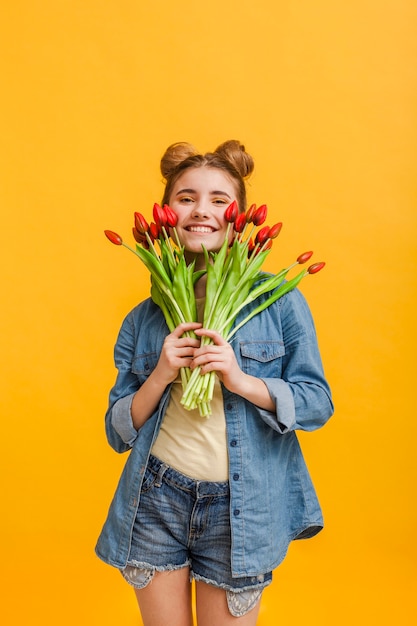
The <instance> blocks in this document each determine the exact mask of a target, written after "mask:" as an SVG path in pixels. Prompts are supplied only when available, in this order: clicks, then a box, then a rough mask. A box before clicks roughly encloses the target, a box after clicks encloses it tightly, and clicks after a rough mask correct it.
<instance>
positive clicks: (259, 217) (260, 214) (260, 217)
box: [252, 204, 268, 226]
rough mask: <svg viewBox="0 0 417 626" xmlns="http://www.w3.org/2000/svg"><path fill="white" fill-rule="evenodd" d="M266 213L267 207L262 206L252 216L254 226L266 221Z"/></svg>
mask: <svg viewBox="0 0 417 626" xmlns="http://www.w3.org/2000/svg"><path fill="white" fill-rule="evenodd" d="M267 213H268V207H267V206H266V204H262V205H261V206H260V207H259V208H258V209H256V211H255V212H254V214H253V218H252V222H253V223H254V224H255V226H260V225H261V224H263V223H264V221H265V220H266V216H267Z"/></svg>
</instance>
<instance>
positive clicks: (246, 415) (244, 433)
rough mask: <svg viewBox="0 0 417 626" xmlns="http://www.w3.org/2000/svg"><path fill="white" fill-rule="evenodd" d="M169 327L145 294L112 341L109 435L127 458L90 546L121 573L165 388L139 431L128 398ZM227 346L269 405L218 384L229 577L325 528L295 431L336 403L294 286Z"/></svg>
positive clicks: (269, 566) (263, 567) (258, 568)
mask: <svg viewBox="0 0 417 626" xmlns="http://www.w3.org/2000/svg"><path fill="white" fill-rule="evenodd" d="M266 297H267V296H266V295H265V296H264V298H266ZM256 304H258V301H257V303H256ZM252 306H253V305H252ZM248 310H250V307H248V308H247V309H245V310H243V311H242V312H241V314H240V316H239V317H238V320H237V322H239V321H240V319H243V317H246V315H247V314H248ZM168 332H169V331H168V328H167V326H166V324H165V320H164V318H163V315H162V313H161V311H160V309H159V308H158V307H157V306H156V305H155V304H154V303H153V302H152V301H151V300H150V299H148V300H145V301H144V302H143V303H141V304H140V305H138V306H137V307H136V308H135V309H134V310H133V311H132V312H131V313H130V314H129V315H128V316H127V317H126V319H125V321H124V323H123V325H122V328H121V330H120V333H119V336H118V340H117V343H116V347H115V363H116V367H117V369H118V376H117V379H116V383H115V385H114V387H113V389H112V390H111V392H110V399H109V408H108V411H107V414H106V420H105V421H106V433H107V437H108V441H109V443H110V445H111V446H112V447H113V448H114V449H115V450H116V451H117V452H126V451H128V450H130V454H129V457H128V459H127V462H126V464H125V467H124V469H123V472H122V476H121V478H120V481H119V484H118V487H117V489H116V493H115V495H114V498H113V501H112V503H111V506H110V510H109V513H108V517H107V520H106V522H105V525H104V527H103V530H102V532H101V535H100V537H99V540H98V543H97V546H96V552H97V555H98V556H99V557H100V558H102V559H103V560H104V561H106V562H107V563H109V564H111V565H113V566H115V567H117V568H119V569H123V568H124V567H125V566H126V563H127V559H128V557H129V553H130V547H131V541H132V532H133V527H134V522H135V519H136V513H137V509H138V506H139V498H140V492H141V484H142V480H143V476H144V473H145V469H146V467H147V464H148V458H149V452H150V449H151V447H152V444H153V442H154V440H155V438H156V436H157V433H158V430H159V427H160V424H161V421H162V418H163V415H164V411H165V408H166V405H167V401H168V395H169V387H168V388H167V389H166V391H165V393H164V395H163V397H162V399H161V402H160V405H159V407H158V409H157V410H156V411H155V413H154V415H152V416H151V417H150V418H149V419H148V420H147V422H146V423H145V424H144V425H143V427H142V428H141V429H140V430H139V431H136V430H135V429H134V427H133V424H132V420H131V416H130V406H131V401H132V398H133V395H134V393H135V392H136V391H137V389H138V388H139V386H140V385H141V384H143V382H144V381H145V380H146V379H147V377H148V376H149V374H150V373H151V372H152V370H153V368H154V367H155V365H156V363H157V361H158V357H159V354H160V352H161V348H162V343H163V341H164V339H165V336H166V335H167V334H168ZM232 346H233V349H234V351H235V354H236V358H237V361H238V363H239V365H240V367H241V368H242V370H243V371H244V372H247V373H248V374H251V375H253V376H257V377H259V378H261V379H262V380H263V381H264V383H265V385H266V386H267V388H268V390H269V393H270V395H271V398H272V399H273V400H274V402H275V406H276V410H275V411H274V412H270V411H266V410H264V409H260V408H259V407H256V406H255V405H253V404H251V403H250V402H247V401H246V400H245V399H243V398H242V397H240V396H238V395H235V394H232V393H230V392H229V391H228V390H227V389H225V388H224V387H223V388H222V391H223V398H224V408H225V416H226V427H227V441H228V454H229V485H230V525H231V533H232V550H231V564H232V574H233V576H234V577H241V576H257V575H260V574H264V573H266V572H269V571H271V570H273V569H274V568H275V567H276V566H277V565H279V563H280V562H281V561H282V560H283V558H284V557H285V554H286V552H287V549H288V545H289V543H290V542H291V541H292V540H293V539H300V538H307V537H312V536H313V535H315V534H316V533H317V532H319V530H321V528H322V526H323V518H322V513H321V509H320V505H319V502H318V499H317V496H316V493H315V490H314V487H313V484H312V481H311V479H310V475H309V473H308V470H307V467H306V464H305V461H304V458H303V455H302V452H301V449H300V446H299V443H298V440H297V436H296V430H297V429H301V430H307V431H312V430H315V429H317V428H320V427H321V426H323V424H325V422H326V421H327V420H328V419H329V417H330V416H331V415H332V412H333V405H332V400H331V395H330V390H329V386H328V384H327V382H326V379H325V377H324V373H323V368H322V363H321V358H320V354H319V350H318V346H317V339H316V333H315V329H314V324H313V321H312V318H311V314H310V311H309V308H308V306H307V304H306V301H305V299H304V297H303V296H302V294H301V293H300V292H299V291H298V290H293V291H291V292H290V293H288V294H287V295H285V296H284V297H282V298H280V299H279V300H278V301H277V302H275V303H274V304H273V305H271V306H269V307H268V308H266V309H265V310H264V311H262V312H261V313H259V314H258V315H256V316H254V317H253V318H252V319H251V320H250V321H249V322H248V323H246V324H245V325H244V326H243V327H242V328H241V329H239V331H238V332H237V333H236V335H235V336H234V338H233V340H232Z"/></svg>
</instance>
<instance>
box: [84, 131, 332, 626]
mask: <svg viewBox="0 0 417 626" xmlns="http://www.w3.org/2000/svg"><path fill="white" fill-rule="evenodd" d="M252 170H253V160H252V158H251V156H250V155H249V154H248V153H247V152H246V151H245V149H244V147H243V146H242V145H241V144H240V143H239V142H237V141H228V142H225V143H224V144H222V145H221V146H219V147H218V148H217V149H216V150H215V152H213V153H208V154H205V155H201V154H198V153H197V151H196V150H195V149H194V148H193V147H192V146H191V145H190V144H186V143H179V144H174V145H173V146H170V147H169V148H168V149H167V151H166V153H165V154H164V156H163V158H162V160H161V171H162V174H163V176H164V178H165V180H166V188H165V194H164V198H163V201H162V203H163V204H165V203H167V204H169V205H170V207H171V208H172V209H173V210H174V211H175V213H176V214H177V216H178V223H177V227H176V228H177V232H178V235H179V238H180V240H181V243H182V244H183V245H184V247H185V250H186V258H187V261H189V262H190V261H191V260H193V259H194V260H195V261H196V269H197V268H199V267H204V257H203V254H202V244H204V246H205V247H206V248H207V249H208V250H211V251H217V250H219V248H220V247H221V245H222V243H223V241H224V239H225V236H226V231H227V223H226V221H225V219H224V212H225V209H226V208H227V206H228V205H229V204H230V203H231V202H232V201H234V200H236V201H237V203H238V205H239V208H240V209H241V210H245V208H246V192H245V183H244V180H245V179H246V178H247V176H249V175H250V174H251V172H252ZM195 293H196V298H197V305H198V309H199V311H200V312H202V310H203V308H204V296H205V277H204V276H203V277H202V278H201V279H200V280H199V281H198V282H197V283H196V287H195ZM265 297H266V296H265ZM243 313H244V314H245V316H246V315H247V313H248V310H246V311H244V312H243ZM189 330H193V331H194V332H195V335H196V336H197V339H195V338H194V339H193V338H189V337H187V336H185V335H184V333H185V332H186V331H189ZM203 336H207V337H209V338H210V339H212V341H213V343H212V345H208V346H200V339H199V338H201V337H203ZM115 363H116V367H117V368H118V376H117V380H116V383H115V385H114V387H113V389H112V390H111V392H110V400H109V408H108V411H107V414H106V432H107V437H108V440H109V443H110V445H111V446H112V447H113V448H114V449H115V450H116V451H117V452H125V451H127V450H130V454H129V457H128V459H127V462H126V465H125V467H124V470H123V473H122V476H121V479H120V482H119V485H118V487H117V490H116V493H115V496H114V499H113V502H112V504H111V506H110V510H109V514H108V518H107V520H106V523H105V525H104V528H103V530H102V533H101V535H100V538H99V540H98V544H97V548H96V550H97V554H98V556H99V557H100V558H102V559H103V560H104V561H106V562H107V563H109V564H110V565H113V566H114V567H116V568H118V569H119V570H120V571H121V573H122V574H123V576H124V578H125V579H126V580H127V581H128V582H129V583H130V584H131V585H132V586H133V587H134V589H135V592H136V596H137V599H138V603H139V607H140V611H141V615H142V619H143V622H144V625H145V626H166V625H167V624H169V625H170V626H191V625H192V623H193V619H192V610H191V585H190V580H194V581H195V589H196V614H197V622H198V626H213V624H215V625H216V626H227V625H228V624H236V625H237V624H239V625H240V626H254V625H255V624H256V620H257V615H258V611H259V604H260V598H261V593H262V590H263V589H264V588H265V587H266V586H267V585H269V584H270V582H271V580H272V570H273V569H274V568H275V567H277V566H278V565H279V563H280V562H281V561H282V560H283V558H284V557H285V554H286V552H287V548H288V545H289V543H290V541H292V540H293V539H300V538H307V537H311V536H313V535H315V534H316V533H317V532H318V531H319V530H321V528H322V525H323V520H322V515H321V510H320V506H319V503H318V500H317V497H316V494H315V491H314V488H313V485H312V482H311V480H310V477H309V474H308V471H307V468H306V465H305V463H304V460H303V456H302V453H301V450H300V447H299V444H298V441H297V437H296V430H297V429H302V430H314V429H317V428H319V427H320V426H322V425H323V424H324V423H325V422H326V421H327V420H328V418H329V417H330V416H331V414H332V412H333V406H332V401H331V395H330V390H329V387H328V384H327V382H326V380H325V378H324V374H323V368H322V364H321V359H320V354H319V350H318V346H317V340H316V334H315V330H314V324H313V321H312V318H311V315H310V312H309V309H308V306H307V304H306V302H305V300H304V298H303V296H302V295H301V293H300V292H299V291H298V290H294V291H291V292H290V293H288V294H287V295H285V296H283V297H282V298H280V299H279V300H277V301H276V302H275V303H274V304H273V305H271V306H269V307H267V308H266V309H264V310H263V311H262V312H261V313H259V314H258V315H255V316H254V317H253V318H252V319H251V320H250V321H249V322H247V323H246V324H245V325H244V326H242V327H241V328H240V330H238V331H237V333H236V335H235V336H234V338H233V340H232V342H231V343H230V344H229V343H228V342H226V341H225V340H224V339H223V338H222V337H221V336H220V335H219V334H218V333H217V332H215V331H213V330H210V329H207V328H203V327H202V325H201V324H200V323H190V324H181V325H180V326H178V327H177V328H176V329H175V330H174V331H173V332H171V333H170V332H169V330H168V328H167V326H166V323H165V320H164V317H163V314H162V312H161V310H160V309H159V308H158V307H157V306H156V305H155V304H154V303H153V302H152V300H151V299H147V300H145V301H144V302H142V303H141V304H139V305H138V306H137V307H136V308H135V309H134V310H133V311H132V312H131V313H129V315H128V316H127V317H126V319H125V321H124V322H123V325H122V328H121V330H120V333H119V336H118V339H117V344H116V347H115ZM197 366H200V367H201V368H202V369H201V372H202V373H206V372H210V371H215V372H216V385H215V392H214V398H213V401H212V415H211V416H210V417H209V418H208V419H207V418H202V417H200V415H199V412H198V410H195V411H187V410H185V409H184V408H183V407H182V405H181V403H180V399H181V395H182V387H181V380H180V376H179V370H180V368H181V367H190V368H192V369H193V368H195V367H197Z"/></svg>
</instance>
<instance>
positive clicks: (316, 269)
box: [307, 261, 326, 274]
mask: <svg viewBox="0 0 417 626" xmlns="http://www.w3.org/2000/svg"><path fill="white" fill-rule="evenodd" d="M325 265H326V263H325V262H324V261H321V262H320V263H313V265H310V267H309V268H308V270H307V272H308V273H309V274H317V272H319V271H320V270H321V269H323V267H324V266H325Z"/></svg>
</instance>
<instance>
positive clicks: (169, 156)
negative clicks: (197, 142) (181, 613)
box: [161, 141, 198, 180]
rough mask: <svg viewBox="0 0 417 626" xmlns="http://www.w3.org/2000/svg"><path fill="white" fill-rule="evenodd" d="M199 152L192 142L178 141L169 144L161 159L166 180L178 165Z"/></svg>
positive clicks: (162, 171)
mask: <svg viewBox="0 0 417 626" xmlns="http://www.w3.org/2000/svg"><path fill="white" fill-rule="evenodd" d="M196 154H198V150H196V148H194V146H193V145H192V144H191V143H187V142H186V141H178V142H177V143H173V144H172V145H171V146H169V147H168V148H167V149H166V151H165V154H164V155H163V157H162V159H161V173H162V176H163V177H164V178H165V180H168V178H169V177H170V176H171V174H172V172H173V171H174V170H175V169H176V167H177V166H178V165H179V164H180V163H182V162H183V161H185V159H188V158H189V157H192V156H195V155H196Z"/></svg>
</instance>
